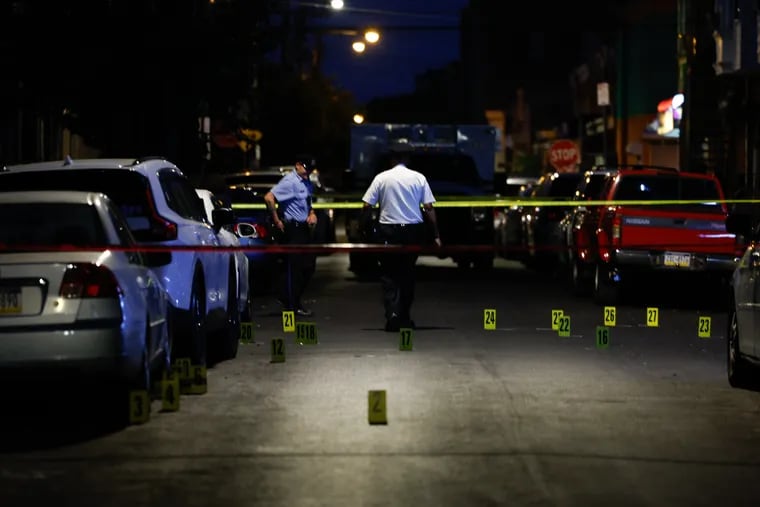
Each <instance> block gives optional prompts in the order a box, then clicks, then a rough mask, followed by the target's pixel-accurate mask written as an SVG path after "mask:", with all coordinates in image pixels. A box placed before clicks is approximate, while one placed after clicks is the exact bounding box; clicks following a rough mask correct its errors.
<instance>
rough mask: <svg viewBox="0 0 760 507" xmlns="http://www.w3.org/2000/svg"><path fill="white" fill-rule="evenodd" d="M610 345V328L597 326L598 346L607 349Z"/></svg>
mask: <svg viewBox="0 0 760 507" xmlns="http://www.w3.org/2000/svg"><path fill="white" fill-rule="evenodd" d="M609 346H610V328H608V327H607V326H596V348H598V349H606V348H607V347H609Z"/></svg>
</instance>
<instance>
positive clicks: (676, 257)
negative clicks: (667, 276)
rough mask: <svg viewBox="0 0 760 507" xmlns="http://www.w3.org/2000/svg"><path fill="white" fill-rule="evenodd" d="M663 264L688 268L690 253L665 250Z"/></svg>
mask: <svg viewBox="0 0 760 507" xmlns="http://www.w3.org/2000/svg"><path fill="white" fill-rule="evenodd" d="M663 264H665V265H666V266H668V267H671V268H688V267H689V266H690V265H691V254H687V253H670V252H666V253H665V256H664V257H663Z"/></svg>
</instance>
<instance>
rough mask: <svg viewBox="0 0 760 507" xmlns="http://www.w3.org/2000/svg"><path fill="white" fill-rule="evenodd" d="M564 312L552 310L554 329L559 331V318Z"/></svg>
mask: <svg viewBox="0 0 760 507" xmlns="http://www.w3.org/2000/svg"><path fill="white" fill-rule="evenodd" d="M563 313H564V312H563V311H562V310H552V331H559V320H560V319H561V318H562V314H563Z"/></svg>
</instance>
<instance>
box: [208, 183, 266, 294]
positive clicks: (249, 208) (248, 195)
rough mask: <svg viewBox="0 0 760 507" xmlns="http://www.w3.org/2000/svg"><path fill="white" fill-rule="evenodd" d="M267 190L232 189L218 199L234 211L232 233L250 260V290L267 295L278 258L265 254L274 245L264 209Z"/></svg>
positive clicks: (253, 292)
mask: <svg viewBox="0 0 760 507" xmlns="http://www.w3.org/2000/svg"><path fill="white" fill-rule="evenodd" d="M265 193H266V191H264V190H254V189H250V188H230V189H228V190H227V191H226V192H224V193H223V194H222V193H220V194H219V197H220V198H221V199H222V200H224V202H225V203H227V204H228V205H229V206H231V207H232V208H233V209H234V210H235V220H236V223H235V225H234V226H233V231H234V232H235V235H236V236H237V237H238V241H239V242H240V246H241V248H242V252H243V253H244V255H245V256H246V258H247V259H248V276H249V285H248V286H249V290H250V292H251V293H252V294H259V295H261V294H267V293H269V291H270V290H271V288H272V283H273V276H274V273H275V272H276V271H277V261H278V255H277V254H275V253H270V252H267V251H266V248H267V247H268V246H272V245H274V244H275V236H274V228H273V226H272V223H271V217H270V216H269V212H268V211H267V210H266V209H265V203H264V194H265Z"/></svg>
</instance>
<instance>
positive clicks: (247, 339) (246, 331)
mask: <svg viewBox="0 0 760 507" xmlns="http://www.w3.org/2000/svg"><path fill="white" fill-rule="evenodd" d="M240 343H243V344H246V345H247V344H249V343H253V322H241V323H240Z"/></svg>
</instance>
